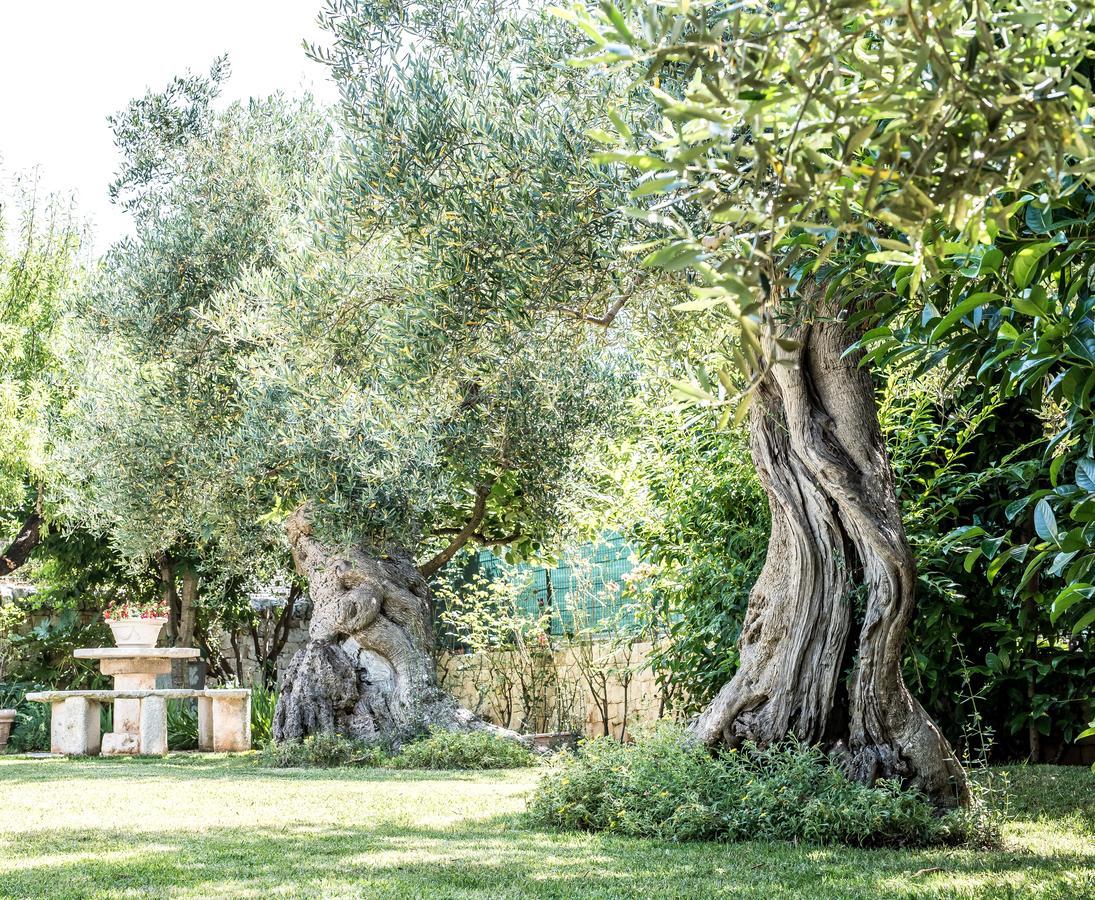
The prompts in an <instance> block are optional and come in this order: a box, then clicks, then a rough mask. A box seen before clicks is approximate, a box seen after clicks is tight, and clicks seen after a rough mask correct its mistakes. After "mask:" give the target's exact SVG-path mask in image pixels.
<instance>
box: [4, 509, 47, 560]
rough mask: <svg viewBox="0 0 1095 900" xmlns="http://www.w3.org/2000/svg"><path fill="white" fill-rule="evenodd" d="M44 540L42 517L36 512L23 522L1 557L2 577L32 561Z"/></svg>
mask: <svg viewBox="0 0 1095 900" xmlns="http://www.w3.org/2000/svg"><path fill="white" fill-rule="evenodd" d="M41 540H42V515H41V513H40V512H38V511H37V510H35V511H34V512H32V513H31V514H30V515H29V516H28V517H27V519H26V521H25V522H23V526H22V527H21V528H20V529H19V533H18V534H17V535H16V536H15V540H13V541H12V542H11V543H10V544H9V545H8V549H7V550H5V551H4V555H3V556H0V575H10V574H11V573H12V572H14V571H15V570H16V569H18V568H19V567H20V566H22V565H23V564H25V563H26V561H27V560H28V559H30V554H31V552H32V551H33V550H34V548H35V547H37V546H38V544H39V543H40V542H41Z"/></svg>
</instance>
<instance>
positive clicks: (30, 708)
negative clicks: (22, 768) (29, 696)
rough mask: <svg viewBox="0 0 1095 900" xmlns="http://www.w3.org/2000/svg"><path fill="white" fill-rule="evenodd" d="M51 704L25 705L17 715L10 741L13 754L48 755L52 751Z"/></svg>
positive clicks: (9, 744)
mask: <svg viewBox="0 0 1095 900" xmlns="http://www.w3.org/2000/svg"><path fill="white" fill-rule="evenodd" d="M49 713H50V709H49V704H47V703H24V704H23V705H22V706H20V707H19V708H18V712H16V714H15V724H14V727H13V728H12V730H11V737H10V738H9V739H8V750H10V751H12V752H13V753H39V752H40V753H48V752H49V749H50V744H51V741H50V729H49V723H50V718H49Z"/></svg>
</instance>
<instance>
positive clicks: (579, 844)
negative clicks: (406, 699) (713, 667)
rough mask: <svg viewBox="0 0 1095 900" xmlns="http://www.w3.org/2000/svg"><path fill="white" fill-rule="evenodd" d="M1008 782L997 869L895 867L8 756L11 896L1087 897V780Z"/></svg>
mask: <svg viewBox="0 0 1095 900" xmlns="http://www.w3.org/2000/svg"><path fill="white" fill-rule="evenodd" d="M1009 771H1010V772H1011V773H1012V783H1013V789H1014V793H1013V800H1012V808H1011V814H1012V816H1013V820H1012V822H1011V823H1010V824H1009V825H1008V827H1007V841H1008V847H1007V849H1006V850H1005V851H1004V852H997V853H978V852H971V851H948V850H935V851H926V852H922V851H912V852H905V851H901V852H898V851H879V850H850V849H845V848H834V847H827V848H823V847H808V846H798V847H796V846H793V845H790V844H762V843H748V844H730V845H726V844H710V843H698V844H685V845H681V844H668V843H660V842H654V841H644V840H635V839H627V838H620V837H613V836H606V835H587V834H560V833H554V832H549V831H543V830H536V829H533V828H531V827H529V825H528V824H526V823H525V822H524V821H523V818H522V815H521V813H522V810H523V807H524V799H523V797H524V795H525V794H526V793H527V792H528V791H529V790H530V788H531V787H532V786H533V784H534V783H535V780H536V777H537V773H536V771H535V770H520V771H511V772H500V773H499V772H493V773H472V774H469V773H455V772H446V773H428V772H392V771H387V770H381V771H378V770H327V771H294V770H285V771H271V770H265V769H259V768H256V767H255V766H254V764H253V762H252V761H251V759H249V758H247V757H224V756H219V757H218V756H201V757H199V756H187V755H182V754H179V755H175V756H171V757H168V758H167V759H163V760H124V759H103V760H61V759H47V760H31V759H21V758H16V757H0V897H49V898H61V897H88V896H92V897H95V896H101V897H107V896H110V897H115V896H148V895H151V896H173V897H268V896H285V895H293V896H311V897H318V896H323V897H331V896H353V897H360V896H365V897H393V896H395V897H431V898H432V897H491V898H494V897H507V896H509V897H516V896H534V897H718V896H723V897H756V898H765V900H771V898H778V897H825V898H830V897H840V898H844V897H887V898H889V897H986V898H989V897H991V898H1001V897H1024V898H1026V897H1063V898H1083V897H1092V898H1095V775H1092V774H1091V772H1090V771H1088V770H1087V769H1080V768H1058V767H1050V766H1038V767H1032V768H1022V767H1020V768H1015V769H1012V770H1009Z"/></svg>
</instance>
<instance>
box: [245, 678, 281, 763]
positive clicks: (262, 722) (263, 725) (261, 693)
mask: <svg viewBox="0 0 1095 900" xmlns="http://www.w3.org/2000/svg"><path fill="white" fill-rule="evenodd" d="M277 707H278V694H277V691H275V690H274V689H273V688H268V687H267V686H266V685H265V684H263V683H262V681H257V682H255V683H254V684H252V685H251V745H252V746H254V747H262V746H265V745H266V744H268V743H270V741H272V740H273V739H274V711H275V710H276V709H277Z"/></svg>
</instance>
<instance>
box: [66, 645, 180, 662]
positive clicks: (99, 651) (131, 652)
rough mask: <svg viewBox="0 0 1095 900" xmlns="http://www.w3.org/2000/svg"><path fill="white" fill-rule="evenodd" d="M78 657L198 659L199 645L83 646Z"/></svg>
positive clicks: (76, 654)
mask: <svg viewBox="0 0 1095 900" xmlns="http://www.w3.org/2000/svg"><path fill="white" fill-rule="evenodd" d="M72 655H73V656H75V657H76V658H77V659H197V657H199V656H201V650H199V649H198V648H197V647H81V648H80V649H79V650H74V651H73V653H72Z"/></svg>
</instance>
